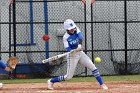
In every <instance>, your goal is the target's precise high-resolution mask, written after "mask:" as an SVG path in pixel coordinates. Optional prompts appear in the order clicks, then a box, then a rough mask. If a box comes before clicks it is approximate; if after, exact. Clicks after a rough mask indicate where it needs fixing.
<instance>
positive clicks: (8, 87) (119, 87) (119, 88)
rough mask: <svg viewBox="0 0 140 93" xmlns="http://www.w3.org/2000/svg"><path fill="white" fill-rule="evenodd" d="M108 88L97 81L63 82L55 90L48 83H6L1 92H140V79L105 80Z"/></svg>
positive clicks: (55, 86) (57, 84) (56, 85)
mask: <svg viewBox="0 0 140 93" xmlns="http://www.w3.org/2000/svg"><path fill="white" fill-rule="evenodd" d="M105 83H106V85H107V86H108V87H109V89H108V90H106V91H105V90H102V89H100V86H99V84H98V83H97V82H96V83H95V82H77V83H70V82H61V83H56V84H55V85H54V88H55V90H47V83H24V84H5V85H4V87H3V88H2V89H1V90H0V93H140V81H123V82H122V81H121V82H117V81H114V82H105Z"/></svg>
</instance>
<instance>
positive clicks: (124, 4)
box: [0, 0, 140, 77]
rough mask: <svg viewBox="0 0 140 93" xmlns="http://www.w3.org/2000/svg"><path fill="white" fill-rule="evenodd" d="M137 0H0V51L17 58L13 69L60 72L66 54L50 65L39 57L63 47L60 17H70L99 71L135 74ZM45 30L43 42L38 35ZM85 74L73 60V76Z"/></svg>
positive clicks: (138, 64)
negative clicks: (47, 36) (45, 35)
mask: <svg viewBox="0 0 140 93" xmlns="http://www.w3.org/2000/svg"><path fill="white" fill-rule="evenodd" d="M83 1H84V0H83ZM92 2H93V0H92ZM139 4H140V1H137V0H96V1H95V2H93V3H90V2H88V1H87V2H86V3H83V2H82V1H81V0H13V1H12V2H11V3H10V2H9V0H3V1H2V2H0V5H1V6H0V13H1V14H0V49H1V51H0V55H1V56H0V57H1V59H2V60H6V59H7V58H8V57H9V56H12V55H16V56H17V57H18V58H19V59H20V64H19V65H18V66H17V68H16V70H15V71H14V74H26V75H31V76H33V77H46V76H58V75H61V74H65V73H66V59H65V58H64V59H63V60H61V59H60V60H58V63H57V64H55V65H49V64H42V63H41V61H42V60H43V59H46V58H48V57H51V56H55V55H58V54H61V53H64V52H65V49H64V46H63V42H62V38H63V34H64V33H65V30H64V29H63V22H64V20H66V19H73V20H74V21H75V23H76V24H77V26H78V27H79V28H80V30H81V31H82V32H83V34H84V42H83V46H84V51H85V53H86V54H87V55H88V56H89V57H90V58H91V59H92V61H93V62H94V58H95V57H97V56H99V57H101V59H102V62H101V63H98V64H97V63H95V62H94V63H95V65H96V66H97V68H98V69H99V71H100V73H101V74H102V75H114V74H138V73H139V72H140V57H139V51H140V50H139V46H140V45H139V40H140V39H139V27H140V25H139V22H140V20H139V19H140V18H139V17H140V8H139V6H140V5H139ZM44 34H49V36H50V38H51V39H50V40H49V42H44V41H43V40H42V36H43V35H44ZM79 75H80V76H86V75H91V71H90V70H88V69H87V68H85V67H83V66H81V65H78V66H77V68H76V71H75V76H79Z"/></svg>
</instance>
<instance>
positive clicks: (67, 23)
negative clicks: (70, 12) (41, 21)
mask: <svg viewBox="0 0 140 93" xmlns="http://www.w3.org/2000/svg"><path fill="white" fill-rule="evenodd" d="M74 28H76V24H75V23H74V21H73V20H71V19H67V20H66V21H65V22H64V29H65V30H71V29H74Z"/></svg>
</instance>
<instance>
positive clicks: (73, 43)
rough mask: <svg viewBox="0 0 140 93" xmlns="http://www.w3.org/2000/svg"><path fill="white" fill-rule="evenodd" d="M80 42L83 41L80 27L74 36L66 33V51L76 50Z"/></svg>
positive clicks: (64, 37) (64, 40)
mask: <svg viewBox="0 0 140 93" xmlns="http://www.w3.org/2000/svg"><path fill="white" fill-rule="evenodd" d="M79 40H83V34H82V32H81V31H80V29H79V28H78V27H76V31H75V32H74V34H69V33H67V32H66V33H65V34H64V36H63V43H64V47H65V48H66V50H67V51H68V52H69V51H71V50H73V49H76V48H77V47H78V44H79Z"/></svg>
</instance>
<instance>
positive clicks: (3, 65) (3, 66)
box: [0, 60, 6, 69]
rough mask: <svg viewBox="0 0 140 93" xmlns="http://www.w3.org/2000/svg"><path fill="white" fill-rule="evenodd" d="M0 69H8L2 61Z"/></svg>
mask: <svg viewBox="0 0 140 93" xmlns="http://www.w3.org/2000/svg"><path fill="white" fill-rule="evenodd" d="M0 68H1V69H5V68H6V64H5V63H4V62H3V61H1V60H0Z"/></svg>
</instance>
